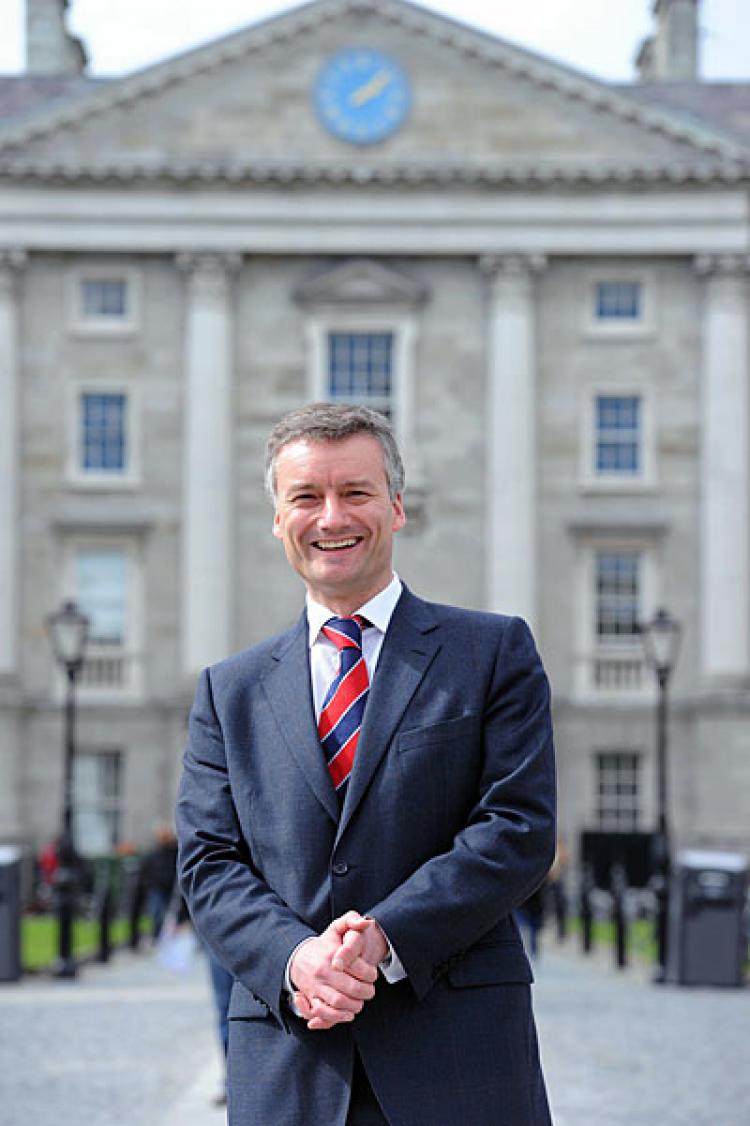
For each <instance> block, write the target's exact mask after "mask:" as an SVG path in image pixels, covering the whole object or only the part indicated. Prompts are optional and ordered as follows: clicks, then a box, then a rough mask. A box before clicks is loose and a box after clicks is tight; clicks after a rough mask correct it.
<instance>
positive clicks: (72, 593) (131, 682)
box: [59, 533, 144, 701]
mask: <svg viewBox="0 0 750 1126" xmlns="http://www.w3.org/2000/svg"><path fill="white" fill-rule="evenodd" d="M84 551H92V552H95V551H118V552H122V554H123V555H124V558H125V586H126V589H125V621H126V627H127V632H126V638H125V644H124V645H122V646H116V647H115V646H113V647H112V648H110V647H109V646H102V647H100V648H98V647H97V646H95V645H92V644H91V643H89V645H88V647H87V651H86V659H85V661H84V667H83V670H82V672H81V675H80V678H79V692H80V695H81V697H82V699H86V700H92V699H94V700H97V701H98V700H106V699H108V698H112V699H113V700H117V701H120V700H122V699H123V698H128V697H130V698H137V697H140V696H141V695H142V692H143V683H144V675H143V674H144V670H143V661H142V653H143V649H144V646H143V638H144V602H143V562H142V558H141V551H140V546H139V544H138V543H137V542H136V541H135V540H134V539H133V538H131V537H128V536H124V535H117V534H107V533H104V534H100V533H80V534H76V535H71V536H69V537H68V538H67V539H66V541H65V544H64V548H63V566H62V582H61V587H62V589H61V592H60V597H61V599H63V600H64V599H74V600H75V601H76V602H78V601H79V599H80V592H79V590H78V584H77V576H76V561H77V559H78V556H79V555H80V554H81V553H82V552H84ZM116 658H121V659H122V662H123V676H122V681H121V683H119V684H111V683H109V684H107V683H105V684H97V683H92V682H91V680H89V679H88V678H87V675H86V671H87V665H88V666H89V667H90V668H92V669H93V667H94V662H96V661H97V660H98V661H107V660H112V659H116ZM59 691H60V693H62V676H60V677H59Z"/></svg>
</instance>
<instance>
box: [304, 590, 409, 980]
mask: <svg viewBox="0 0 750 1126" xmlns="http://www.w3.org/2000/svg"><path fill="white" fill-rule="evenodd" d="M402 589H403V588H402V586H401V580H400V579H399V577H398V575H396V574H394V575H393V578H392V579H391V581H390V582H389V584H388V586H387V587H386V588H385V589H384V590H381V591H380V593H379V594H376V595H375V597H374V598H371V599H369V601H367V602H365V603H363V605H362V606H360V607H359V608H358V609H356V610H355V611H354V613H353V614H351V615H348V616H350V617H354V614H358V615H361V616H362V617H363V618H366V619H367V621H368V622H369V623H370V627H369V628H368V629H365V630H363V631H362V656H363V657H364V660H365V665H366V666H367V675H368V677H369V678H370V683H372V680H373V677H374V675H375V669H376V667H377V663H378V658H379V656H380V650H381V649H382V648H383V642H384V640H385V634H386V630H387V629H388V626H389V624H390V620H391V616H392V615H393V611H394V610H395V609H396V603H397V602H398V600H399V598H400V597H401V591H402ZM306 605H307V623H308V643H309V645H310V675H311V679H312V694H313V706H314V708H315V721H316V723H317V721H318V720H319V719H320V713H321V711H322V710H323V701H324V700H325V697H326V693H327V692H328V689H329V688H330V686H331V684H332V682H333V680H334V678H335V677H336V676H337V675H338V671H339V650H338V649H337V648H336V646H335V645H334V643H333V642H332V641H331V640H330V639H329V638H327V637H326V635H325V634H324V633H322V632H321V631H322V627H323V626H324V625H325V624H326V622H327V621H328V620H329V619H330V618H335V617H338V615H337V614H334V613H333V611H332V610H329V609H328V608H327V607H326V606H321V604H320V603H319V602H315V601H314V599H312V598H311V597H310V595H309V594H308V596H307V599H306ZM320 753H321V754H322V753H323V750H322V748H321V752H320ZM383 937H384V938H385V940H386V942H387V943H388V957H387V958H386V959H385V961H383V962H381V963H380V972H381V973H382V974H383V977H384V978H385V979H386V981H388V982H390V983H391V984H393V983H394V982H397V981H401V980H402V979H403V978H405V977H406V970H405V969H404V967H403V965H402V963H401V961H400V959H399V957H398V955H397V954H396V952H395V950H394V949H393V947H392V946H391V944H390V942H389V940H388V936H387V935H385V934H384V935H383ZM304 941H305V942H309V941H310V939H309V938H308V939H305V940H304ZM302 945H303V943H302V942H301V943H300V944H299V946H295V948H294V950H293V951H292V953H291V954H290V956H289V961H288V962H287V968H286V987H287V991H288V992H290V993H291V992H293V987H292V983H291V978H290V976H289V967H290V965H291V963H292V958H293V957H294V955H295V954H296V953H297V951H298V950H299V947H300V946H302Z"/></svg>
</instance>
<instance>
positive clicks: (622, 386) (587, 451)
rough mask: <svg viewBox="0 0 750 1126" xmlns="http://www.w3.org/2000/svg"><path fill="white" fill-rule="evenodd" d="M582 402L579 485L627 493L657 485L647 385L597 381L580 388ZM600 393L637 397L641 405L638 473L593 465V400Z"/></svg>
mask: <svg viewBox="0 0 750 1126" xmlns="http://www.w3.org/2000/svg"><path fill="white" fill-rule="evenodd" d="M583 396H584V398H583V404H582V409H581V411H580V412H579V416H580V419H581V437H580V464H579V479H580V487H581V489H583V490H585V491H587V492H588V491H590V492H606V493H630V492H639V493H642V492H648V491H652V490H655V489H656V488H657V476H656V453H655V446H656V442H655V427H654V395H653V391H652V389H651V388H650V387H646V386H644V385H643V384H641V383H633V382H625V381H615V382H612V383H605V382H603V381H597V382H596V383H592V384H590V385H588V386H587V387H586V388H585V389H584V391H583ZM600 397H606V398H623V397H627V398H638V399H640V404H641V409H640V415H641V429H640V468H639V471H638V472H637V473H607V472H604V471H600V470H597V468H596V444H597V436H598V433H597V428H596V415H597V410H596V404H597V400H598V399H599V398H600Z"/></svg>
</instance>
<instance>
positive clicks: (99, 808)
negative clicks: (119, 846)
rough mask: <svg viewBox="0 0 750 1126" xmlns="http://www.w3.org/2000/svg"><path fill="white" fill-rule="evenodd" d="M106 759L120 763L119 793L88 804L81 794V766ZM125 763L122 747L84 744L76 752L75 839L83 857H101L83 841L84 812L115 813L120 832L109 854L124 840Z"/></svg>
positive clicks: (99, 798)
mask: <svg viewBox="0 0 750 1126" xmlns="http://www.w3.org/2000/svg"><path fill="white" fill-rule="evenodd" d="M104 758H114V759H115V760H116V761H117V763H118V773H119V790H118V793H117V794H115V795H114V797H105V796H101V797H99V796H98V795H97V796H96V798H95V802H94V804H93V805H90V804H89V803H87V802H86V801H85V800H84V795H83V794H82V793H81V789H80V781H79V777H80V775H79V770H80V766H79V764H81V763H82V762H83V761H84V760H86V759H89V760H92V759H93V760H101V759H104ZM125 761H126V758H125V752H124V750H123V748H122V747H120V746H111V747H110V746H91V745H88V744H84V745H83V746H81V747H80V748H79V749H78V751H77V752H76V758H75V766H76V774H75V776H74V779H73V786H74V794H75V803H74V815H75V819H74V834H75V839H76V846H77V847H78V848H79V850H80V851H81V852H82V853H83V855H99V854H98V853H92V852H89V851H88V850H87V849H86V848H85V846H84V842H83V841H82V839H81V833H80V828H81V826H80V815H81V813H82V812H84V811H89V810H93V811H94V812H96V813H101V814H105V815H106V814H108V813H114V815H115V823H116V826H117V830H119V831H116V832H115V834H114V838H115V839H114V840H113V841H112V842H111V843H110V844H109V845H108V847H107V849H106V851H107V852H111V850H112V847H113V845H114V844H116V843H117V840H118V839H122V835H123V834H122V828H123V820H124V811H125V784H124V779H125Z"/></svg>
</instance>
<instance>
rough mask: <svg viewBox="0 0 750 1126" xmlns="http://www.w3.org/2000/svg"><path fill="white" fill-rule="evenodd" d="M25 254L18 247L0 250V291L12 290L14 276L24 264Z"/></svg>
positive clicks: (8, 291)
mask: <svg viewBox="0 0 750 1126" xmlns="http://www.w3.org/2000/svg"><path fill="white" fill-rule="evenodd" d="M27 257H28V256H27V254H26V251H25V250H21V249H19V248H18V247H6V248H4V249H1V250H0V293H4V294H8V293H10V292H12V289H13V286H14V284H15V280H16V277H17V276H18V274H19V273H20V271H21V270H22V269H23V268H24V266H25V265H26V259H27Z"/></svg>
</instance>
